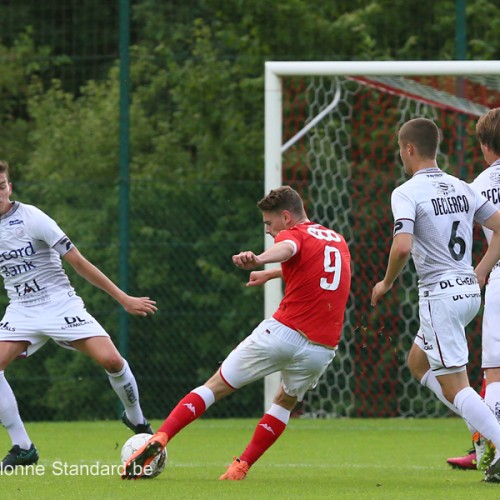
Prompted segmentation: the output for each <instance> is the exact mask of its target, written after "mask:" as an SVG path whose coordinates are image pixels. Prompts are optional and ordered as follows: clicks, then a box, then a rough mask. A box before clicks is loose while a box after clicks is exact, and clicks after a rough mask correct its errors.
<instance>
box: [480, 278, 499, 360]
mask: <svg viewBox="0 0 500 500" xmlns="http://www.w3.org/2000/svg"><path fill="white" fill-rule="evenodd" d="M482 358H483V360H482V367H483V368H500V277H495V278H493V279H490V281H489V282H488V284H487V285H486V288H485V293H484V312H483V355H482Z"/></svg>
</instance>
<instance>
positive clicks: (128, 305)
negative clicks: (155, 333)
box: [121, 295, 158, 316]
mask: <svg viewBox="0 0 500 500" xmlns="http://www.w3.org/2000/svg"><path fill="white" fill-rule="evenodd" d="M121 304H122V306H123V307H124V309H125V311H127V312H128V313H129V314H134V315H136V316H147V315H148V314H154V313H155V312H156V311H157V310H158V308H157V307H156V305H155V304H156V301H154V300H151V299H150V298H149V297H131V296H130V295H127V297H126V298H125V300H123V301H122V302H121Z"/></svg>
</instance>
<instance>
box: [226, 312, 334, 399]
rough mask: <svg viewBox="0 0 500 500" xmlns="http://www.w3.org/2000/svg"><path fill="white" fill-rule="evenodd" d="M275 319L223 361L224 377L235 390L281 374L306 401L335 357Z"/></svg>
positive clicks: (290, 391)
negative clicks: (305, 395)
mask: <svg viewBox="0 0 500 500" xmlns="http://www.w3.org/2000/svg"><path fill="white" fill-rule="evenodd" d="M335 352H336V351H335V350H334V349H328V348H326V347H323V346H319V345H315V344H312V343H311V342H309V341H308V340H307V339H306V338H304V337H303V336H302V335H300V333H298V332H296V331H295V330H292V329H291V328H288V327H287V326H285V325H283V323H280V322H279V321H277V320H275V319H274V318H270V319H266V320H264V321H263V322H262V323H260V325H259V326H258V327H257V328H256V329H255V330H254V331H253V332H252V334H251V335H249V336H248V337H247V338H246V339H245V340H243V341H242V342H241V343H240V344H239V345H238V346H237V347H236V348H235V349H234V350H233V351H232V352H231V353H230V354H229V356H228V357H227V358H226V359H225V360H224V361H223V363H222V365H221V367H220V374H221V377H222V378H223V380H224V381H225V382H226V383H227V384H228V385H229V386H231V387H233V388H234V389H239V388H240V387H243V386H244V385H247V384H249V383H251V382H255V381H256V380H260V379H262V378H264V377H266V376H267V375H270V374H271V373H275V372H278V371H279V372H281V380H282V384H283V388H284V390H285V392H286V394H288V395H289V396H296V397H297V399H298V400H299V401H302V398H303V397H304V394H305V393H306V391H307V390H308V389H311V388H314V387H315V386H316V384H317V383H318V380H319V378H320V377H321V375H323V373H324V371H325V370H326V368H327V367H328V365H329V364H330V363H331V362H332V360H333V358H334V357H335Z"/></svg>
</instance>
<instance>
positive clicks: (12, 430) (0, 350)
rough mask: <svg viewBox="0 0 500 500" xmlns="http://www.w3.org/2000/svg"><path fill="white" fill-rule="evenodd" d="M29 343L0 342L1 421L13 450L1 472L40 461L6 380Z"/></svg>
mask: <svg viewBox="0 0 500 500" xmlns="http://www.w3.org/2000/svg"><path fill="white" fill-rule="evenodd" d="M28 346H29V342H24V341H22V342H11V341H6V342H4V341H1V342H0V421H1V422H2V424H3V426H4V427H5V428H6V429H7V432H8V433H9V436H10V439H11V441H12V448H11V449H10V451H9V452H8V454H7V455H6V456H5V458H4V459H3V460H2V463H1V464H0V470H3V469H6V468H12V467H16V466H17V465H31V464H34V463H36V462H37V461H38V452H37V450H36V448H35V445H34V444H33V443H32V442H31V439H30V438H29V436H28V433H27V432H26V429H25V427H24V424H23V421H22V420H21V415H20V414H19V408H18V406H17V401H16V397H15V396H14V393H13V391H12V389H11V387H10V385H9V383H8V382H7V379H6V378H5V373H4V370H5V369H6V368H7V367H8V366H9V364H10V363H11V362H12V361H13V360H14V359H16V358H17V357H18V356H19V355H21V354H23V353H24V352H26V350H27V348H28Z"/></svg>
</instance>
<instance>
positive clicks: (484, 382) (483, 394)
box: [479, 375, 486, 399]
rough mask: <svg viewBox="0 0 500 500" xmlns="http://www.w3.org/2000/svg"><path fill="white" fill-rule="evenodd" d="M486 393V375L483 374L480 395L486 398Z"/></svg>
mask: <svg viewBox="0 0 500 500" xmlns="http://www.w3.org/2000/svg"><path fill="white" fill-rule="evenodd" d="M485 394H486V377H485V376H484V375H483V384H482V385H481V392H480V393H479V395H480V396H481V397H482V398H483V399H484V396H485Z"/></svg>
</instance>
